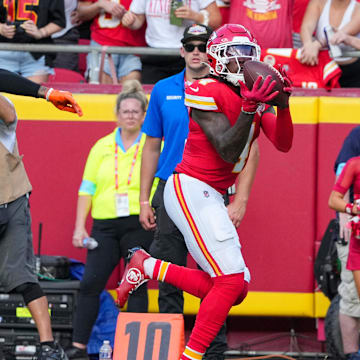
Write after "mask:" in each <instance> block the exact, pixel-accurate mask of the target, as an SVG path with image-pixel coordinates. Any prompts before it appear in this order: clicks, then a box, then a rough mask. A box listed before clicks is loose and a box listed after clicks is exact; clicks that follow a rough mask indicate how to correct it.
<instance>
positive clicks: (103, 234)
mask: <svg viewBox="0 0 360 360" xmlns="http://www.w3.org/2000/svg"><path fill="white" fill-rule="evenodd" d="M91 236H92V237H93V238H95V239H96V240H97V242H98V243H99V245H98V247H97V248H95V249H94V250H89V251H88V254H87V259H86V264H85V272H84V276H83V278H82V280H81V284H80V294H79V299H78V306H77V310H76V314H75V320H74V332H73V341H74V342H78V343H81V344H87V343H88V341H89V337H90V335H91V330H92V327H93V325H94V323H95V321H96V318H97V315H98V312H99V305H100V301H99V296H100V293H101V292H102V291H103V290H104V288H105V285H106V283H107V281H108V279H109V277H110V275H111V273H112V272H113V270H114V268H115V267H116V266H117V265H118V263H119V261H120V259H121V258H125V259H126V257H127V253H128V249H131V248H133V247H135V246H141V247H143V248H144V249H146V250H148V249H149V247H150V244H151V242H152V239H153V233H151V232H148V231H145V230H144V229H143V228H142V227H141V225H140V222H139V216H137V215H131V216H128V217H123V218H116V219H108V220H94V223H93V228H92V232H91ZM127 311H128V312H147V311H148V297H147V286H146V284H144V285H142V286H141V287H139V289H137V290H136V291H135V292H133V293H132V294H131V295H130V296H129V300H128V307H127Z"/></svg>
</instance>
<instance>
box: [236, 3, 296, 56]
mask: <svg viewBox="0 0 360 360" xmlns="http://www.w3.org/2000/svg"><path fill="white" fill-rule="evenodd" d="M293 6H294V0H277V1H273V0H263V1H257V0H250V1H237V0H231V3H230V14H229V23H230V24H241V25H243V26H245V27H246V28H247V29H249V30H250V31H251V33H252V34H253V35H254V37H255V39H256V40H257V42H258V44H259V45H260V47H261V48H262V49H267V48H292V47H293V44H292V27H291V24H292V10H293Z"/></svg>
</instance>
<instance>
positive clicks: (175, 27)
mask: <svg viewBox="0 0 360 360" xmlns="http://www.w3.org/2000/svg"><path fill="white" fill-rule="evenodd" d="M169 3H170V1H168V0H159V1H154V0H133V1H132V3H131V5H130V11H128V12H127V13H126V14H125V15H124V17H123V19H122V23H123V25H124V26H126V27H128V28H130V29H133V30H135V29H139V28H140V27H141V26H142V25H143V24H144V22H145V20H146V24H147V28H146V33H145V39H146V43H147V45H148V46H150V47H153V48H173V49H180V48H181V38H182V35H183V32H184V30H185V28H186V27H187V26H189V25H191V24H193V23H199V24H203V25H206V26H209V27H211V28H213V29H216V28H217V27H218V26H220V25H221V14H220V11H219V9H218V7H217V5H216V2H215V0H192V1H190V0H184V1H183V2H181V1H173V2H172V4H173V3H175V4H180V5H182V6H180V7H179V8H177V9H176V10H174V11H173V12H172V10H171V9H170V6H169ZM175 23H176V24H175ZM141 59H142V63H143V83H146V84H154V83H156V82H157V81H158V80H160V79H163V78H165V77H168V76H171V75H174V74H177V73H179V72H180V71H181V70H182V69H183V68H184V66H185V64H184V60H183V58H182V57H181V56H180V55H177V56H167V57H165V56H161V57H160V56H158V55H156V56H142V58H141Z"/></svg>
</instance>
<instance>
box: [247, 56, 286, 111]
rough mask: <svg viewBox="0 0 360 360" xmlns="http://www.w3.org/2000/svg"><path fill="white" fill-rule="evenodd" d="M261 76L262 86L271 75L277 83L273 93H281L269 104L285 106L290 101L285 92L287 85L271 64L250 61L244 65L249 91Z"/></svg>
mask: <svg viewBox="0 0 360 360" xmlns="http://www.w3.org/2000/svg"><path fill="white" fill-rule="evenodd" d="M259 75H261V76H262V77H263V80H262V82H261V84H262V83H263V81H264V80H265V78H266V77H267V76H268V75H271V77H272V78H273V79H274V80H275V81H276V85H275V87H274V89H273V91H279V94H278V95H277V96H276V97H275V98H274V99H272V100H271V101H269V102H267V104H269V105H275V106H278V105H280V106H285V105H286V104H287V101H288V95H287V94H286V93H285V92H284V91H283V88H284V86H285V85H284V80H283V78H282V76H281V74H280V73H279V71H277V70H276V69H275V68H274V67H273V66H271V65H270V64H266V63H264V62H261V61H253V60H248V61H246V62H245V63H244V80H245V84H246V86H247V88H248V89H249V90H251V89H252V87H253V85H254V82H255V81H256V79H257V78H258V76H259Z"/></svg>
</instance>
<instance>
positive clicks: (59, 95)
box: [45, 88, 83, 116]
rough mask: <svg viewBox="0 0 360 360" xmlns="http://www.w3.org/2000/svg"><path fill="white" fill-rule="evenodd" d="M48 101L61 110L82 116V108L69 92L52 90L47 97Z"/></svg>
mask: <svg viewBox="0 0 360 360" xmlns="http://www.w3.org/2000/svg"><path fill="white" fill-rule="evenodd" d="M45 98H46V100H47V101H50V102H51V103H52V104H53V105H54V106H55V107H57V108H58V109H59V110H63V111H68V112H72V113H76V114H78V115H79V116H82V114H83V113H82V110H81V107H80V106H79V105H78V103H77V102H76V100H75V99H74V98H73V96H72V94H71V93H70V92H68V91H61V90H55V89H53V88H50V89H49V90H48V91H47V92H46V95H45Z"/></svg>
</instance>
